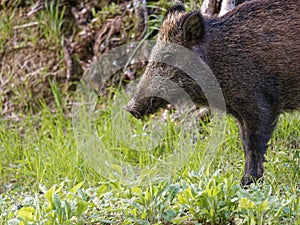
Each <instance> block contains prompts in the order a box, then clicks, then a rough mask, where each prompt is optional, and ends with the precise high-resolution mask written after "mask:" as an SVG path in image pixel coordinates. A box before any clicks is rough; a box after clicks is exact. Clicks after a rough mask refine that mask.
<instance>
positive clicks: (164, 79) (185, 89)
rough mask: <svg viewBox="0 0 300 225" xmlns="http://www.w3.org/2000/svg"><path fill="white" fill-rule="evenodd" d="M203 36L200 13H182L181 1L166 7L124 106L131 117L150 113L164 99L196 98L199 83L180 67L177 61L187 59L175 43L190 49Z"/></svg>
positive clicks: (198, 95) (158, 106) (166, 102)
mask: <svg viewBox="0 0 300 225" xmlns="http://www.w3.org/2000/svg"><path fill="white" fill-rule="evenodd" d="M202 36H203V21H202V16H201V15H200V13H198V12H191V13H186V12H185V9H184V7H183V5H176V6H174V7H173V8H171V9H170V10H169V12H168V13H167V16H166V18H165V20H164V21H163V23H162V26H161V28H160V31H159V33H158V37H157V40H156V43H155V45H154V47H153V49H152V51H151V55H150V59H149V63H148V65H147V67H146V70H145V72H144V74H143V75H142V78H141V80H140V81H139V84H138V86H137V89H136V91H135V94H134V96H133V97H132V99H131V100H130V101H129V103H128V104H127V105H126V106H125V107H124V108H125V109H126V110H127V111H128V112H130V113H131V114H132V115H133V116H134V117H136V118H141V117H143V116H144V115H147V114H152V113H154V112H156V111H157V110H158V109H159V108H162V107H164V106H166V105H167V104H168V103H172V104H173V103H174V102H176V101H177V100H179V99H182V97H183V96H184V95H185V94H186V93H187V94H188V95H189V97H190V98H191V99H192V100H193V101H194V100H199V99H197V98H200V96H201V94H199V93H201V89H200V87H199V85H197V83H196V82H195V80H193V79H192V78H191V77H189V76H188V75H187V74H186V73H185V72H184V71H183V70H181V69H179V68H178V67H177V64H178V62H180V63H181V64H182V62H184V63H185V62H187V61H188V60H189V59H188V57H187V56H185V55H183V54H182V53H181V52H180V51H179V50H178V49H177V48H176V46H181V47H184V48H187V49H191V48H192V46H193V45H195V44H196V43H198V42H199V40H200V39H201V38H202Z"/></svg>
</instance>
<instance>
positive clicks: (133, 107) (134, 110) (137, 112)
mask: <svg viewBox="0 0 300 225" xmlns="http://www.w3.org/2000/svg"><path fill="white" fill-rule="evenodd" d="M142 105H143V104H141V103H139V102H137V101H136V100H135V99H134V98H133V99H131V100H130V101H129V102H128V104H127V105H125V106H124V109H125V110H126V111H128V112H129V113H130V114H131V115H132V116H134V117H135V118H136V119H141V118H142V117H143V115H144V111H145V110H142V109H139V108H141V107H142Z"/></svg>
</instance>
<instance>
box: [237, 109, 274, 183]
mask: <svg viewBox="0 0 300 225" xmlns="http://www.w3.org/2000/svg"><path fill="white" fill-rule="evenodd" d="M264 113H265V114H258V115H257V117H256V116H254V117H253V115H252V116H251V119H250V118H248V119H245V118H240V119H238V124H239V128H240V133H241V138H242V142H243V148H244V155H245V165H244V175H243V178H242V180H241V185H242V186H243V187H245V186H249V185H250V184H251V183H254V182H256V181H257V180H258V179H259V178H261V177H262V176H263V172H264V166H263V162H265V161H266V160H265V153H266V151H267V147H268V146H267V143H268V141H269V140H270V138H271V136H272V133H273V131H274V128H275V125H276V121H277V116H275V115H271V113H266V112H264Z"/></svg>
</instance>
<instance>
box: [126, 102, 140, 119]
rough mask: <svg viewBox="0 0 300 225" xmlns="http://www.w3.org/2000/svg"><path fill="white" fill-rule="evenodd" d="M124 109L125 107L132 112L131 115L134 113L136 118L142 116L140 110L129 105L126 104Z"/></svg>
mask: <svg viewBox="0 0 300 225" xmlns="http://www.w3.org/2000/svg"><path fill="white" fill-rule="evenodd" d="M124 109H125V110H126V111H128V112H130V113H131V115H133V116H134V117H135V118H136V119H140V118H142V115H141V113H139V112H138V111H136V110H134V109H132V108H130V107H129V106H127V105H125V106H124Z"/></svg>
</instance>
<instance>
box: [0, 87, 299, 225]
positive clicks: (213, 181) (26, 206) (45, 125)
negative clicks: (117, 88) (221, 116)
mask: <svg viewBox="0 0 300 225" xmlns="http://www.w3.org/2000/svg"><path fill="white" fill-rule="evenodd" d="M52 90H53V94H54V97H55V99H56V109H52V110H50V109H49V108H48V107H47V106H45V105H43V104H41V105H43V106H42V108H41V114H40V115H39V116H38V117H33V116H30V115H24V116H23V119H22V121H21V122H19V123H18V124H7V122H5V121H3V120H2V121H1V125H0V140H1V144H0V146H1V149H0V151H1V163H0V171H1V178H0V183H1V189H0V193H1V194H0V221H1V223H2V224H97V223H98V224H132V223H134V224H184V222H186V221H190V222H191V223H192V222H193V223H192V224H228V223H230V222H234V223H235V224H300V221H299V218H300V215H299V212H300V209H299V207H300V198H299V191H300V187H299V176H300V169H299V149H300V141H299V136H300V130H299V123H300V117H299V113H294V114H285V115H283V116H282V117H280V121H279V124H278V127H277V129H276V131H275V133H274V136H273V138H272V140H271V142H270V145H271V147H270V148H271V150H270V149H269V151H268V155H267V159H268V161H269V162H268V163H266V173H265V179H264V182H263V184H261V185H258V186H255V185H253V186H252V187H251V188H250V189H249V190H243V189H241V188H240V186H239V179H240V177H241V175H242V165H243V153H242V151H241V143H240V140H239V135H238V129H237V126H236V123H235V121H234V120H233V119H232V118H230V117H226V134H225V138H224V142H223V143H222V145H221V149H220V151H219V152H218V154H217V157H216V159H215V160H214V161H213V163H212V164H210V165H207V167H206V170H205V171H200V170H199V168H201V163H203V161H202V160H201V157H203V154H201V151H203V150H204V149H205V146H206V143H207V141H206V140H205V138H204V137H205V136H206V135H208V134H209V133H207V132H209V129H210V128H209V127H210V123H209V122H205V123H202V125H201V129H200V131H201V132H200V133H201V135H200V138H203V141H199V142H198V143H197V144H196V146H197V151H196V153H195V154H194V156H193V157H192V158H191V159H190V161H189V163H187V164H186V165H185V166H184V167H183V168H181V169H180V170H178V171H177V172H176V173H174V175H173V176H170V177H169V179H166V180H165V181H161V182H158V183H155V182H153V183H149V184H147V185H145V186H144V185H138V184H136V185H126V184H124V183H122V182H120V181H118V180H116V179H112V180H110V179H108V177H107V176H102V174H99V173H97V171H96V169H95V167H94V166H93V165H91V164H89V162H88V161H87V160H86V158H84V155H83V154H82V152H81V151H79V150H78V146H77V141H78V140H76V138H75V136H74V133H73V127H72V121H71V118H66V116H65V115H66V112H65V110H66V109H65V107H64V102H63V100H62V99H61V97H60V93H59V90H58V89H57V88H55V85H54V84H52ZM115 96H118V93H116V95H115ZM114 104H115V103H114V101H109V102H108V103H107V105H106V107H104V108H103V107H102V108H101V109H99V110H98V112H100V116H99V118H97V132H98V135H99V137H102V139H101V140H102V142H103V146H105V148H106V149H108V150H109V151H110V152H111V153H120V152H121V154H119V155H118V156H117V157H118V159H119V160H123V161H130V163H131V164H133V165H137V166H144V165H146V164H151V163H152V162H153V161H151V160H150V161H149V157H148V156H149V155H147V154H145V152H136V151H134V150H132V149H131V148H128V147H126V145H125V144H126V143H124V142H123V144H122V143H120V139H119V138H118V137H116V132H115V130H114V129H113V127H114V125H113V120H112V116H113V115H112V112H113V111H111V109H112V108H113V107H115V105H114ZM156 118H158V117H154V118H152V120H155V119H156ZM131 122H132V123H134V124H133V125H134V126H136V129H137V130H136V131H137V132H139V130H138V129H140V126H143V123H141V122H140V121H137V120H132V121H131ZM144 123H148V124H151V120H149V121H148V122H147V121H145V122H144ZM166 128H167V130H169V131H170V130H173V133H172V132H171V133H166V136H165V139H163V141H162V143H160V145H159V147H157V148H156V151H157V152H156V153H155V152H154V153H153V154H154V155H155V154H163V152H162V149H163V150H166V151H168V149H169V148H168V146H169V147H170V146H172V143H173V144H174V143H178V140H179V139H178V138H181V139H182V135H183V134H181V137H179V135H177V134H176V131H178V126H177V124H176V122H172V121H171V120H168V121H167V126H166ZM203 130H208V131H203ZM183 136H184V135H183ZM137 138H141V139H142V138H143V136H138V137H137ZM186 138H190V137H188V136H186ZM191 145H194V144H193V143H191ZM173 146H175V144H174V145H173ZM191 148H192V147H191ZM160 150H161V151H160ZM169 150H170V149H169ZM99 162H101V160H100V161H99ZM154 162H155V161H154ZM113 171H114V170H113V168H112V170H111V172H112V173H113ZM105 175H107V174H105ZM112 177H113V176H112ZM20 221H22V222H20Z"/></svg>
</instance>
